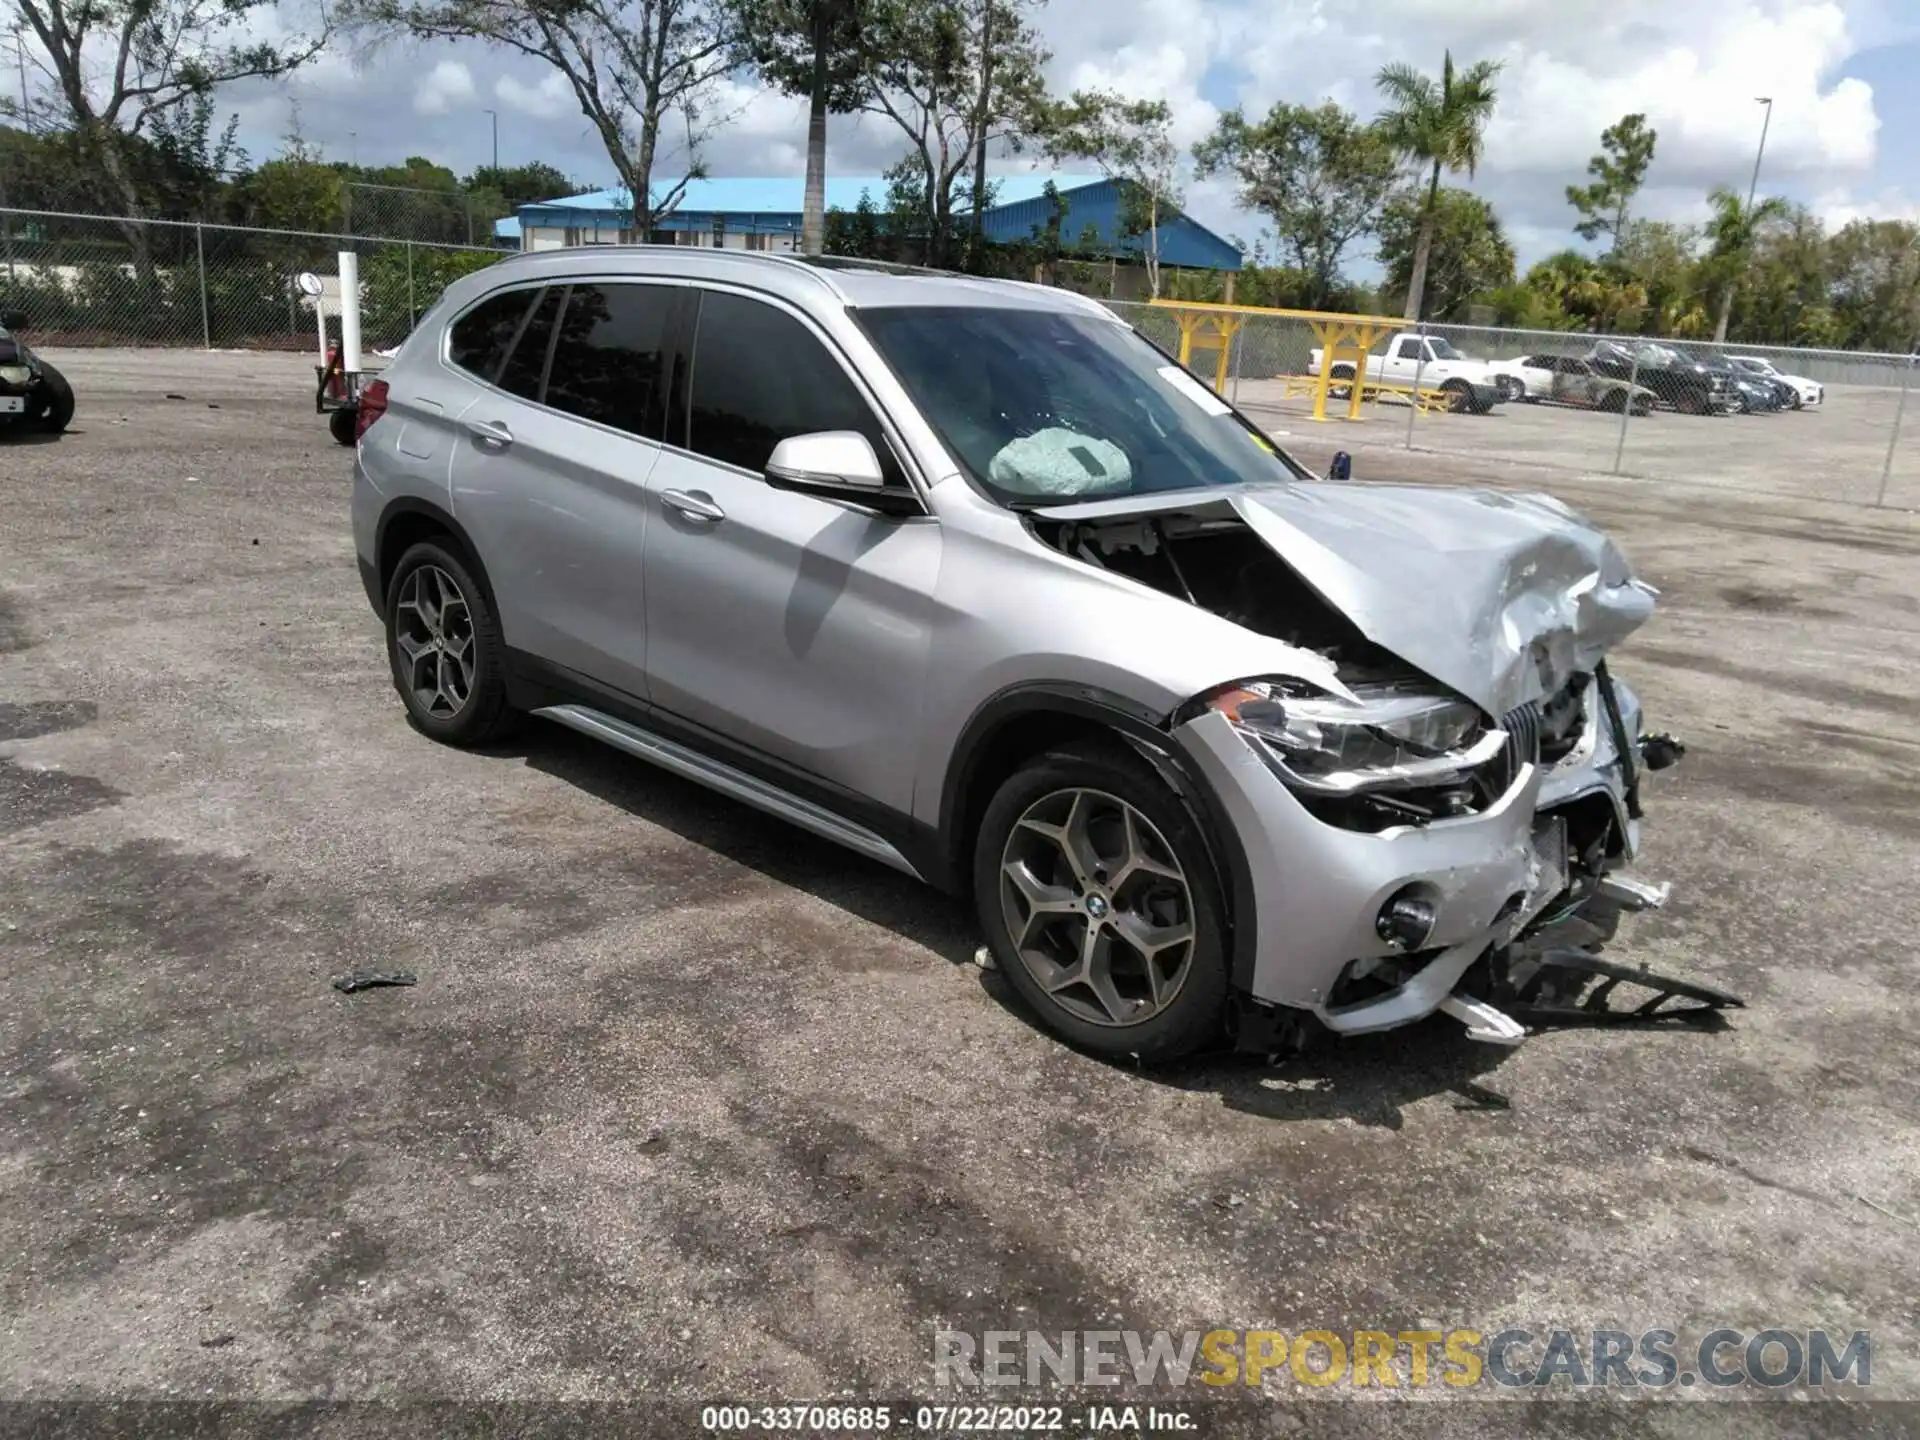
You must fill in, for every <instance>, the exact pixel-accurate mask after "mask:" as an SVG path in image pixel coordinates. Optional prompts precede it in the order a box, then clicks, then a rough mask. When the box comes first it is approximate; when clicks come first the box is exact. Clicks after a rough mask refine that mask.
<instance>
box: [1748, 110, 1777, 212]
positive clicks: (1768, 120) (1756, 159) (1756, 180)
mask: <svg viewBox="0 0 1920 1440" xmlns="http://www.w3.org/2000/svg"><path fill="white" fill-rule="evenodd" d="M1753 103H1754V104H1756V105H1764V106H1766V107H1767V113H1766V115H1765V116H1764V117H1763V118H1762V119H1761V121H1760V148H1759V149H1758V150H1756V151H1755V152H1754V156H1753V181H1752V183H1751V184H1749V185H1748V186H1747V213H1748V214H1749V215H1751V214H1752V213H1753V194H1754V191H1756V190H1758V189H1759V188H1760V157H1761V156H1763V155H1765V154H1766V153H1767V127H1768V126H1769V125H1771V124H1772V123H1773V97H1772V96H1771V95H1756V96H1754V97H1753Z"/></svg>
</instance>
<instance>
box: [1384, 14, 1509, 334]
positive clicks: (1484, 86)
mask: <svg viewBox="0 0 1920 1440" xmlns="http://www.w3.org/2000/svg"><path fill="white" fill-rule="evenodd" d="M1499 73H1500V62H1499V61H1497V60H1478V61H1475V62H1474V63H1473V64H1472V65H1469V66H1468V67H1467V68H1466V69H1465V70H1463V71H1460V72H1458V73H1455V71H1454V68H1453V52H1452V51H1451V50H1449V51H1447V53H1446V63H1445V65H1444V66H1442V68H1441V71H1440V79H1439V81H1438V83H1435V81H1434V79H1433V77H1432V76H1430V75H1423V74H1421V73H1420V72H1419V71H1418V70H1416V69H1414V68H1413V67H1412V66H1411V65H1401V64H1394V65H1389V66H1387V67H1386V68H1384V69H1383V70H1381V72H1380V73H1379V74H1378V75H1377V76H1375V77H1374V82H1373V83H1374V84H1375V85H1377V86H1378V87H1379V89H1380V93H1381V94H1383V95H1385V96H1386V97H1387V99H1388V101H1389V102H1390V104H1389V105H1388V107H1387V111H1386V113H1385V114H1383V115H1382V116H1381V117H1380V128H1381V131H1382V133H1383V134H1384V135H1385V136H1386V139H1387V143H1388V144H1389V145H1391V146H1393V148H1394V149H1395V150H1397V151H1399V153H1400V154H1401V155H1403V156H1405V157H1406V158H1407V159H1408V160H1411V161H1413V162H1415V163H1416V164H1420V165H1431V166H1432V167H1433V172H1432V175H1431V177H1430V178H1429V180H1428V181H1427V199H1426V204H1425V205H1423V206H1422V207H1421V210H1420V233H1419V236H1418V238H1417V239H1416V240H1415V241H1414V246H1413V275H1412V278H1411V279H1410V281H1409V282H1408V284H1407V319H1409V320H1418V319H1419V318H1420V302H1421V301H1422V299H1424V298H1425V294H1426V288H1427V257H1428V255H1429V254H1430V253H1431V252H1432V250H1433V224H1434V213H1435V210H1436V207H1437V206H1438V205H1439V203H1440V172H1441V171H1442V170H1448V171H1458V170H1464V171H1466V172H1467V176H1468V178H1469V179H1471V178H1472V176H1473V172H1474V171H1475V169H1477V168H1478V166H1479V164H1480V138H1481V132H1482V131H1484V130H1485V129H1486V125H1487V120H1488V118H1489V117H1490V116H1491V115H1492V114H1493V105H1494V98H1495V97H1494V91H1493V79H1494V76H1496V75H1498V74H1499Z"/></svg>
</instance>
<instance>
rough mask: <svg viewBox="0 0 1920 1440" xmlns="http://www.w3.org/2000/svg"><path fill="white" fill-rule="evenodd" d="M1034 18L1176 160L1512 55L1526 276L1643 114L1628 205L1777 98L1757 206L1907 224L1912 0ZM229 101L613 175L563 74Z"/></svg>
mask: <svg viewBox="0 0 1920 1440" xmlns="http://www.w3.org/2000/svg"><path fill="white" fill-rule="evenodd" d="M1035 19H1036V23H1037V25H1038V28H1039V29H1040V31H1041V33H1042V35H1043V36H1044V37H1045V39H1046V42H1047V45H1048V47H1049V48H1050V49H1051V50H1052V52H1053V59H1052V63H1051V66H1050V69H1049V78H1050V80H1051V82H1052V83H1053V84H1054V86H1055V87H1056V88H1058V89H1061V90H1066V89H1071V88H1074V87H1077V86H1082V85H1102V86H1109V87H1112V88H1116V89H1119V90H1121V91H1124V92H1127V93H1130V94H1132V95H1136V96H1164V97H1165V98H1167V99H1168V100H1169V101H1170V102H1171V104H1172V106H1173V109H1174V114H1175V123H1176V128H1177V134H1178V138H1179V139H1180V140H1181V141H1182V142H1183V143H1184V144H1185V145H1187V146H1191V145H1192V143H1193V142H1194V141H1196V140H1198V139H1200V138H1201V137H1202V136H1203V135H1205V134H1206V133H1207V132H1208V131H1209V130H1210V129H1211V127H1212V125H1213V122H1214V119H1215V117H1216V116H1217V115H1218V114H1219V112H1220V111H1221V110H1222V109H1224V108H1227V107H1230V106H1233V105H1242V106H1245V107H1246V108H1247V109H1248V110H1249V111H1250V112H1258V111H1264V110H1265V108H1266V107H1267V106H1269V105H1271V104H1273V103H1274V102H1276V101H1279V100H1291V101H1299V102H1317V101H1318V100H1320V99H1322V98H1324V97H1331V98H1333V99H1335V100H1337V101H1339V102H1340V103H1342V104H1344V105H1347V106H1350V107H1352V108H1355V109H1358V110H1360V111H1362V112H1365V113H1371V112H1372V110H1373V109H1374V90H1373V85H1372V76H1373V75H1374V73H1375V72H1376V71H1377V70H1378V69H1379V68H1380V67H1381V66H1382V65H1383V64H1386V63H1387V62H1389V61H1394V60H1406V61H1411V62H1413V63H1414V64H1416V65H1419V66H1421V67H1422V68H1424V69H1427V70H1430V71H1437V70H1438V68H1439V63H1440V58H1441V52H1442V51H1443V50H1444V49H1445V48H1447V47H1451V48H1452V50H1453V52H1454V54H1455V56H1456V58H1460V59H1478V58H1482V57H1487V58H1494V59H1498V60H1501V61H1503V62H1505V66H1506V70H1505V73H1504V74H1503V76H1502V79H1501V82H1500V106H1499V110H1498V112H1497V113H1496V115H1495V117H1494V121H1493V124H1492V127H1491V129H1490V131H1489V133H1488V136H1487V144H1486V163H1485V165H1484V166H1483V167H1482V169H1481V171H1480V173H1479V176H1478V178H1477V179H1476V180H1475V181H1474V182H1473V184H1474V186H1475V188H1476V189H1478V190H1479V191H1480V192H1481V193H1483V194H1485V195H1486V196H1487V197H1488V198H1489V199H1490V200H1491V201H1492V202H1493V204H1494V205H1495V207H1496V209H1497V210H1498V212H1499V213H1500V215H1501V216H1502V217H1503V219H1504V221H1505V223H1506V225H1507V227H1508V232H1509V234H1510V236H1511V237H1512V239H1513V240H1514V242H1515V245H1516V247H1517V248H1518V250H1519V251H1520V258H1521V261H1522V263H1523V264H1525V263H1527V262H1529V261H1531V260H1533V259H1537V258H1539V257H1540V256H1541V255H1543V254H1546V253H1548V252H1549V251H1551V250H1554V249H1557V248H1559V247H1560V246H1562V245H1565V244H1568V243H1571V242H1573V240H1574V237H1573V236H1572V235H1571V234H1570V231H1569V228H1568V227H1569V224H1570V221H1571V219H1572V212H1571V211H1570V210H1569V208H1568V206H1567V204H1566V201H1565V197H1564V190H1565V187H1566V185H1567V184H1568V183H1569V182H1576V181H1579V180H1581V179H1582V178H1583V173H1582V172H1583V170H1584V167H1585V164H1586V161H1587V158H1588V156H1589V155H1591V154H1592V153H1593V151H1594V150H1595V149H1596V148H1597V147H1598V140H1599V134H1600V131H1601V129H1602V128H1604V127H1605V126H1606V125H1608V124H1610V123H1612V122H1613V121H1614V120H1615V119H1617V118H1618V117H1619V116H1620V115H1622V114H1624V113H1626V112H1629V111H1633V110H1642V111H1645V112H1646V113H1647V114H1648V116H1649V117H1650V119H1651V121H1652V123H1653V125H1654V126H1655V127H1656V128H1657V129H1658V131H1659V135H1660V141H1659V150H1658V153H1657V155H1656V158H1655V161H1654V166H1653V171H1652V175H1651V177H1650V181H1649V187H1648V190H1647V191H1646V192H1644V194H1643V196H1642V198H1641V200H1640V202H1639V209H1640V211H1641V213H1645V214H1651V215H1656V216H1662V217H1667V218H1675V219H1689V218H1696V217H1697V216H1698V215H1699V214H1700V213H1701V212H1702V211H1703V209H1704V206H1703V202H1702V198H1701V197H1702V196H1703V195H1704V193H1705V191H1706V189H1707V188H1708V187H1709V186H1711V185H1714V184H1717V183H1723V182H1724V183H1728V184H1732V185H1734V186H1735V187H1736V188H1738V189H1741V190H1744V189H1745V187H1746V184H1747V181H1748V178H1749V176H1750V174H1751V171H1752V166H1753V160H1754V152H1755V147H1756V144H1757V143H1758V141H1759V139H1760V123H1761V118H1762V110H1761V107H1760V106H1759V105H1757V104H1756V103H1755V97H1756V96H1761V95H1770V96H1772V97H1773V99H1774V106H1773V118H1772V124H1771V129H1770V131H1769V134H1768V136H1767V145H1766V156H1765V165H1764V169H1763V170H1762V174H1761V185H1762V190H1763V193H1778V194H1785V195H1788V196H1791V197H1793V198H1794V199H1797V200H1801V201H1804V202H1806V203H1808V204H1809V205H1811V206H1813V207H1814V208H1815V210H1816V211H1818V212H1819V213H1821V214H1822V215H1823V216H1825V217H1826V218H1827V219H1828V220H1829V221H1830V222H1832V223H1840V222H1844V221H1845V220H1847V219H1850V218H1853V217H1855V216H1859V215H1877V216H1901V217H1909V218H1911V217H1915V216H1920V144H1916V143H1915V141H1916V138H1920V0H1714V3H1709V4H1694V3H1676V0H1470V3H1467V4H1460V3H1458V0H1361V3H1334V0H1051V3H1049V4H1047V5H1046V6H1045V7H1044V8H1041V9H1039V10H1038V11H1036V12H1035ZM230 99H231V100H232V101H234V102H237V104H238V108H239V109H240V111H241V114H242V121H243V127H244V131H245V135H244V139H245V143H246V144H247V146H248V149H249V150H250V151H251V152H252V153H253V154H254V155H255V157H256V158H263V157H265V156H267V155H270V154H272V153H273V152H274V151H275V150H276V149H277V148H278V145H279V137H280V136H281V135H282V134H283V133H284V132H285V131H286V130H287V128H288V124H289V120H290V115H291V110H290V101H297V103H298V107H299V121H300V127H301V129H302V131H303V132H304V134H305V135H306V137H307V139H308V140H309V141H311V142H314V143H317V144H319V145H320V146H321V147H323V148H324V149H325V150H326V151H327V152H328V153H330V154H333V155H337V156H341V157H347V156H349V155H351V156H353V157H356V158H358V159H359V160H360V161H361V162H362V163H383V162H389V161H397V160H400V159H402V158H404V157H405V156H407V155H409V154H423V155H427V156H430V157H432V158H434V159H436V160H439V161H441V162H442V163H444V164H447V165H450V166H451V167H453V168H454V169H455V170H458V171H460V172H462V173H465V172H466V171H468V170H470V169H472V168H473V167H474V166H476V165H481V164H485V163H486V162H487V161H488V159H489V158H490V155H491V148H492V123H493V122H492V118H491V117H490V116H489V115H488V114H487V113H486V111H487V110H489V109H492V110H496V111H498V112H499V145H500V159H501V161H502V162H503V163H506V164H512V163H515V162H518V161H524V160H535V159H538V160H545V161H548V162H550V163H552V164H554V165H557V166H559V167H560V168H561V169H563V170H565V171H567V172H568V173H569V174H572V175H574V176H576V177H578V178H579V179H580V180H581V181H583V182H585V183H588V184H594V185H598V184H603V183H606V182H607V181H608V180H609V178H610V172H609V168H608V166H607V163H606V160H605V157H604V154H603V153H602V152H601V151H600V150H599V148H598V145H597V142H596V141H595V140H594V138H593V136H592V134H591V132H590V131H589V129H588V128H587V125H586V122H585V121H584V120H583V119H582V117H581V116H580V115H579V114H578V112H577V110H576V109H575V107H574V105H573V103H572V101H571V100H570V98H569V97H568V95H567V93H566V91H565V87H564V86H563V85H561V84H560V83H559V78H558V76H556V75H553V74H551V73H548V72H545V71H544V70H543V69H542V67H540V66H539V65H538V64H536V63H533V62H530V61H527V60H524V59H517V58H512V57H509V56H506V55H504V54H501V53H499V52H497V51H492V50H489V49H487V48H485V47H483V46H479V45H474V44H459V45H454V44H438V45H426V44H422V45H417V46H416V45H389V46H386V47H384V48H382V49H381V50H379V51H378V52H377V53H375V54H373V55H370V56H361V57H358V58H354V57H350V56H347V55H344V54H342V55H335V56H329V57H327V58H326V59H325V60H323V61H322V62H321V63H319V64H317V65H316V66H314V67H313V68H312V69H310V70H308V71H306V72H304V74H303V75H302V76H301V77H300V78H299V79H298V80H297V81H296V82H295V83H294V84H293V85H292V86H291V88H290V89H287V88H281V89H276V90H270V91H267V90H263V91H259V92H249V93H245V94H236V95H233V96H231V97H230ZM729 100H730V106H731V108H732V109H734V110H737V114H736V115H735V116H734V118H733V119H732V120H731V121H730V123H728V124H727V125H726V126H725V127H724V129H723V131H722V133H720V134H719V135H718V136H717V137H715V138H714V139H713V140H712V141H711V143H710V144H709V145H708V147H707V151H706V154H707V159H708V162H709V165H710V166H711V169H712V172H713V173H714V174H716V175H775V174H795V175H797V174H799V173H800V172H801V170H802V168H803V165H804V152H803V145H804V138H805V113H804V106H803V105H801V104H800V103H798V102H794V101H790V100H786V99H783V98H781V97H779V96H775V95H770V94H762V93H755V92H754V91H752V90H750V89H746V88H741V89H739V90H737V92H736V93H734V94H733V95H731V96H730V97H729ZM829 145H830V148H829V156H828V164H829V167H830V169H832V170H833V171H834V172H837V173H839V174H843V175H855V174H858V175H872V174H878V173H879V172H880V171H881V170H883V169H884V168H885V167H886V166H887V165H888V164H889V163H890V162H891V161H893V160H894V159H895V158H897V156H898V155H899V154H900V153H901V149H902V146H901V143H900V140H899V138H898V132H897V131H895V130H893V129H892V127H891V126H890V125H889V124H888V123H887V122H885V121H884V120H881V119H879V118H876V117H862V118H853V117H847V118H839V119H836V120H835V121H834V124H833V128H832V131H831V134H830V141H829ZM668 163H672V162H671V161H669V162H668ZM998 168H1003V169H1017V168H1024V165H1023V162H1021V161H1017V160H1009V161H1005V162H1002V163H1001V165H1000V166H999V167H998ZM1187 208H1188V209H1189V211H1190V212H1191V213H1192V214H1193V215H1194V217H1195V218H1196V219H1199V220H1200V221H1201V222H1202V223H1205V224H1208V225H1210V226H1212V227H1214V228H1215V229H1218V230H1220V231H1221V232H1222V233H1225V234H1229V235H1233V236H1236V237H1239V238H1241V239H1244V240H1252V239H1253V238H1254V237H1255V236H1256V235H1257V234H1258V233H1259V232H1260V228H1261V226H1260V222H1259V221H1258V220H1257V219H1256V218H1254V217H1251V216H1248V215H1246V214H1244V213H1242V212H1240V211H1239V210H1238V209H1237V208H1236V206H1235V204H1234V199H1233V195H1232V192H1231V189H1230V187H1228V186H1226V185H1224V184H1219V183H1210V184H1204V185H1193V186H1191V187H1190V189H1189V192H1188V206H1187Z"/></svg>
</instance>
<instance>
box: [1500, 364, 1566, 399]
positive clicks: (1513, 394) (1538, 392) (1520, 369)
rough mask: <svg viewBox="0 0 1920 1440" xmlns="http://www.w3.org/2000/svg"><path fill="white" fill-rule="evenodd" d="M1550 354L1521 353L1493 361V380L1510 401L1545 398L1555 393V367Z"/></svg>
mask: <svg viewBox="0 0 1920 1440" xmlns="http://www.w3.org/2000/svg"><path fill="white" fill-rule="evenodd" d="M1551 359H1552V357H1551V356H1548V355H1520V356H1516V357H1515V358H1514V359H1512V360H1496V361H1494V362H1493V381H1494V384H1496V385H1498V386H1499V387H1500V394H1501V397H1502V398H1503V399H1505V400H1508V401H1510V402H1511V401H1515V400H1544V399H1546V398H1547V397H1549V396H1550V395H1552V394H1553V368H1552V366H1551V364H1550V363H1549V362H1550V361H1551Z"/></svg>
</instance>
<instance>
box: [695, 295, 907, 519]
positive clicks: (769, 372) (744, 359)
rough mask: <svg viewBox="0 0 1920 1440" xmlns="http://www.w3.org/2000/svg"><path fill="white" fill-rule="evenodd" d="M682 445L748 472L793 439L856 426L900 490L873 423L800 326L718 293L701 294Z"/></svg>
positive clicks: (786, 317)
mask: <svg viewBox="0 0 1920 1440" xmlns="http://www.w3.org/2000/svg"><path fill="white" fill-rule="evenodd" d="M690 408H691V427H690V435H689V439H688V448H689V449H691V450H693V451H694V452H696V453H697V454H700V455H705V456H706V457H707V458H708V459H711V460H720V461H724V462H725V463H727V464H729V465H738V466H740V467H741V468H742V469H744V470H752V471H755V472H759V471H762V470H764V469H766V465H767V459H768V457H769V456H771V455H772V454H773V447H774V446H775V445H777V444H779V443H780V442H781V441H782V440H784V439H786V438H787V437H788V436H791V435H806V434H810V433H812V432H813V431H816V430H857V431H858V432H859V433H860V434H862V435H865V436H866V437H867V439H868V441H869V442H871V444H872V445H873V450H874V453H875V454H876V455H878V456H879V457H880V467H881V470H882V472H883V473H884V474H885V475H886V477H887V482H888V483H889V484H894V485H904V484H905V483H906V481H905V478H904V477H903V476H902V475H901V473H900V467H899V464H898V462H897V461H896V460H895V459H894V455H893V451H892V450H891V449H890V448H889V447H888V445H887V439H886V433H885V432H884V431H883V430H882V429H881V428H880V422H879V419H878V418H877V417H876V416H875V415H874V413H873V409H872V407H871V406H869V405H868V404H867V402H866V399H865V397H864V396H862V395H861V394H860V392H859V390H858V389H856V388H855V387H854V384H853V381H851V380H850V379H848V378H847V374H846V372H845V371H844V370H842V369H841V368H840V364H839V362H838V361H837V360H836V359H834V357H833V356H832V355H831V354H829V353H828V352H827V349H826V347H825V346H824V345H822V344H821V343H820V341H819V340H818V339H816V338H815V337H814V335H813V334H812V332H810V331H809V330H808V329H807V327H806V326H804V325H802V324H801V323H800V322H799V321H798V320H796V319H794V318H793V317H792V316H791V315H789V314H787V313H786V312H785V311H784V310H776V309H775V308H774V307H773V306H771V305H767V304H763V303H762V302H760V301H758V300H749V299H747V298H745V297H744V296H740V295H728V294H724V293H722V292H720V291H717V290H710V291H707V292H705V293H704V294H703V295H702V296H701V297H700V323H699V327H698V330H697V332H696V334H695V336H694V348H693V395H692V405H691V407H690Z"/></svg>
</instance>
